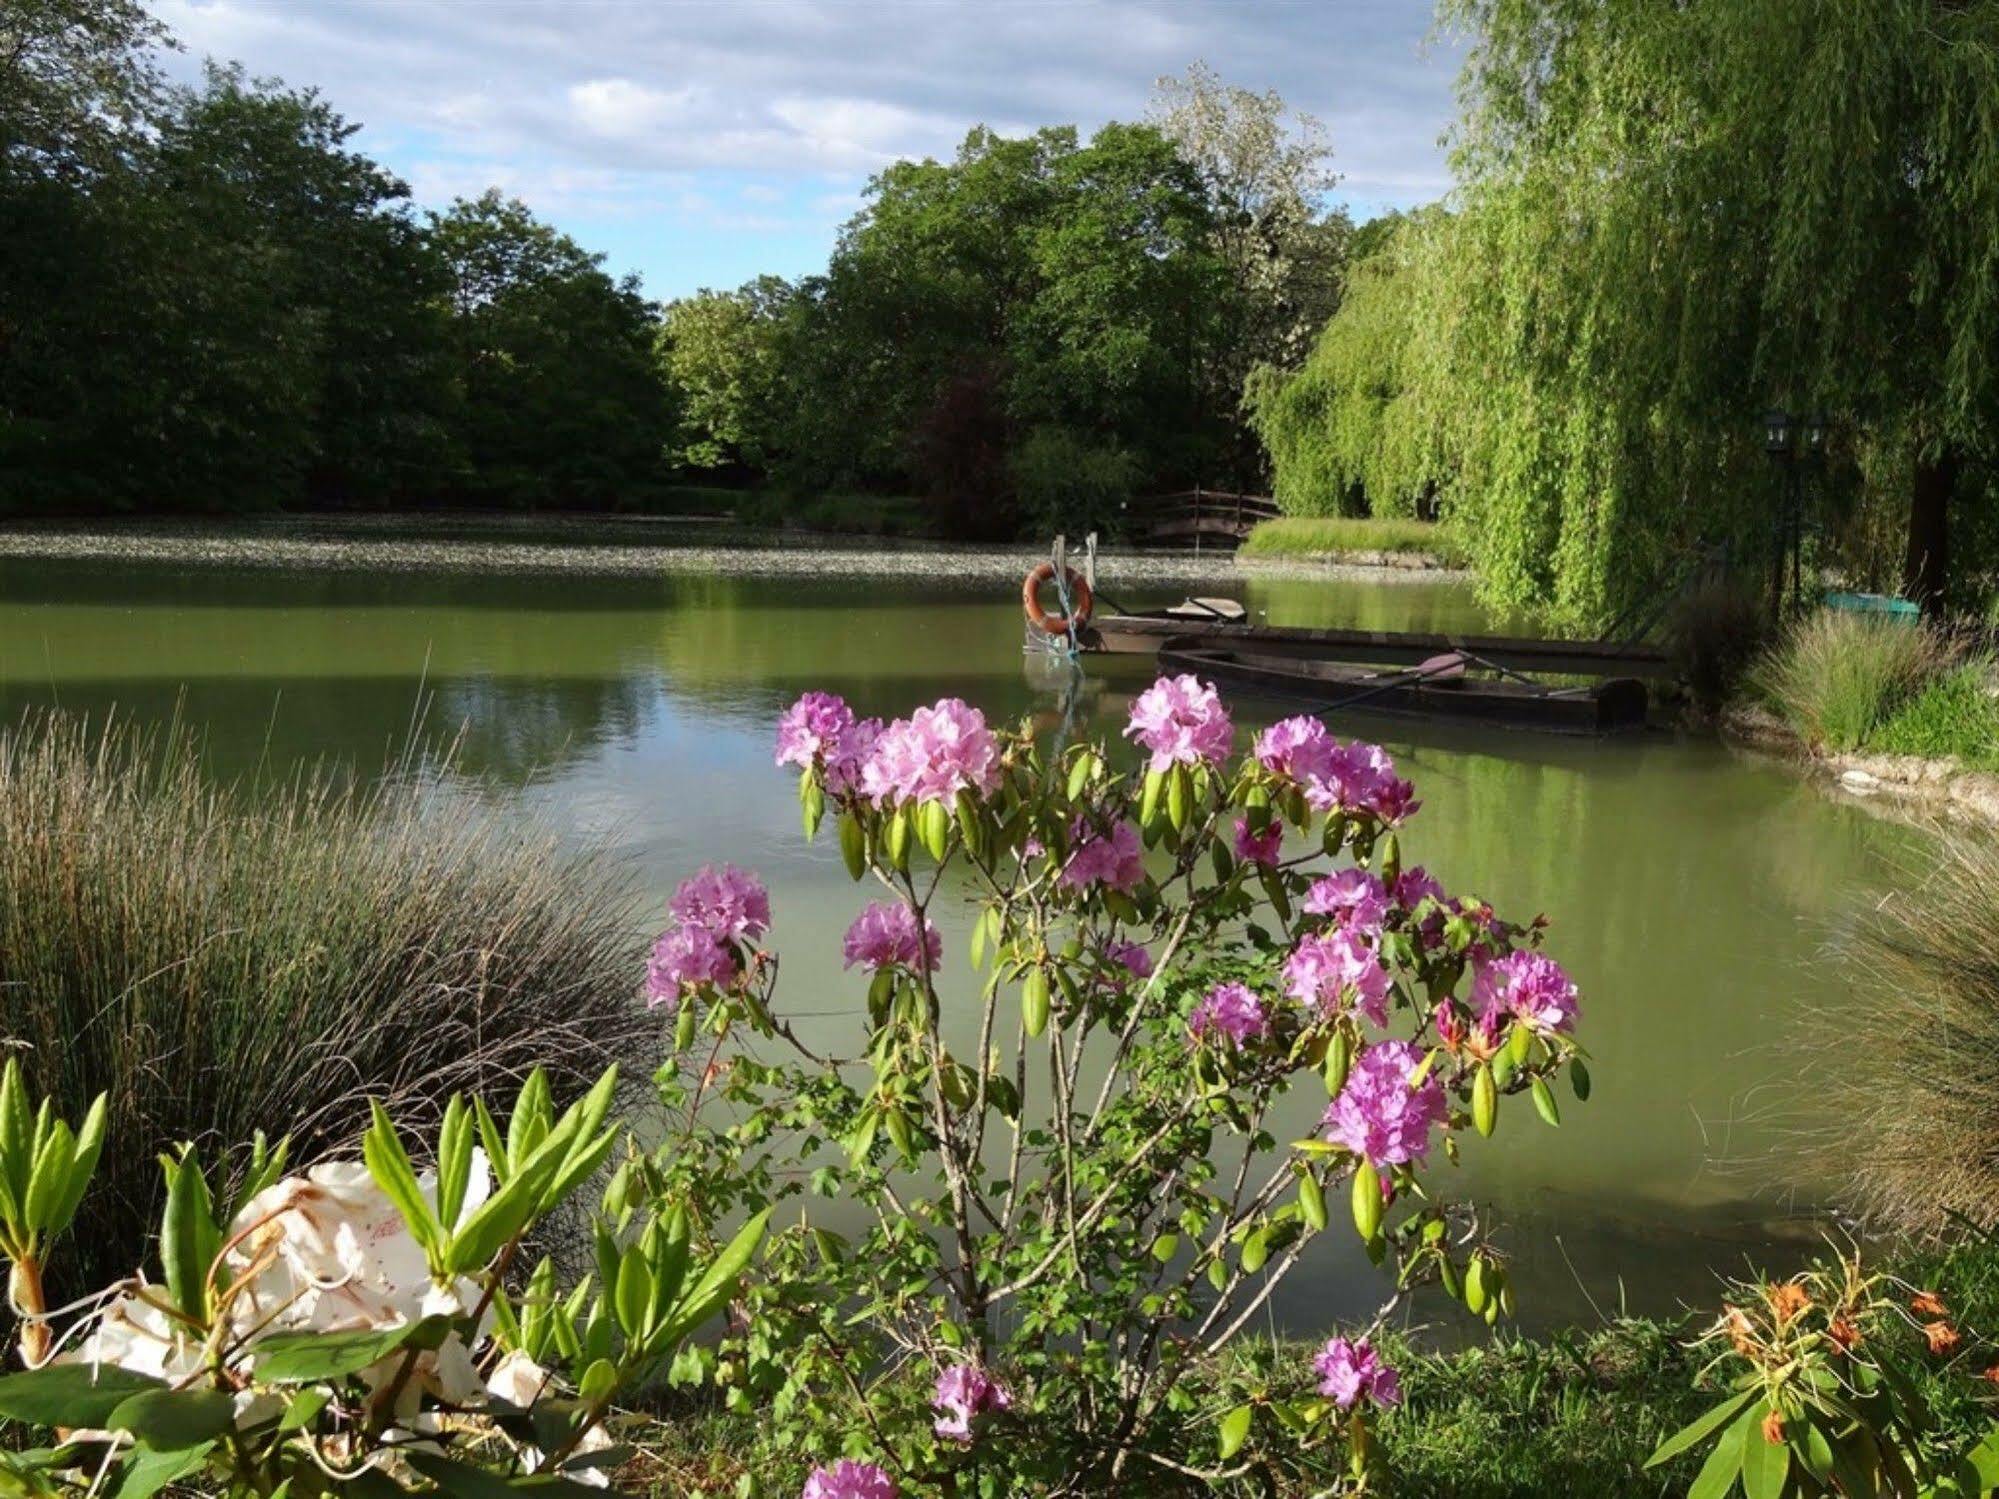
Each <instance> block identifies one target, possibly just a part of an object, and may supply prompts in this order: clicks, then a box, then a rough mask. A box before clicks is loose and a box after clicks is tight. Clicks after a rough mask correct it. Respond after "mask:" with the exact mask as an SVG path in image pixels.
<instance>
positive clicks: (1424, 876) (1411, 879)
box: [1395, 864, 1450, 911]
mask: <svg viewBox="0 0 1999 1499" xmlns="http://www.w3.org/2000/svg"><path fill="white" fill-rule="evenodd" d="M1426 895H1430V896H1435V897H1436V898H1437V899H1438V900H1440V901H1443V900H1448V899H1450V897H1449V896H1447V895H1445V894H1444V887H1443V886H1442V885H1440V884H1438V883H1437V881H1436V880H1434V879H1432V878H1431V877H1430V871H1429V870H1427V869H1425V868H1424V867H1423V866H1422V865H1421V864H1417V865H1415V866H1413V867H1412V868H1409V869H1405V870H1403V871H1402V873H1401V874H1399V875H1397V876H1396V878H1395V903H1396V904H1397V905H1399V906H1401V907H1402V908H1403V909H1405V910H1409V911H1413V910H1415V909H1416V908H1417V907H1418V906H1420V905H1422V904H1423V897H1424V896H1426Z"/></svg>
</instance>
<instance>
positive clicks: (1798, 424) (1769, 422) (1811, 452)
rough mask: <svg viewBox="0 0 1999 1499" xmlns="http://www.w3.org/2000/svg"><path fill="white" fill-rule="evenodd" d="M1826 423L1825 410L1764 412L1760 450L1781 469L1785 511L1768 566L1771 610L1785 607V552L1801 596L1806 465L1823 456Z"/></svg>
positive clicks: (1796, 592)
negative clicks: (1773, 553)
mask: <svg viewBox="0 0 1999 1499" xmlns="http://www.w3.org/2000/svg"><path fill="white" fill-rule="evenodd" d="M1827 430H1828V424H1827V421H1826V417H1825V413H1824V412H1822V411H1812V412H1809V413H1804V412H1795V411H1785V410H1783V409H1781V408H1778V407H1772V408H1771V409H1770V410H1768V411H1766V412H1764V413H1763V451H1764V452H1765V453H1767V454H1769V455H1770V458H1771V459H1772V460H1773V461H1774V462H1776V463H1778V464H1779V465H1781V466H1782V468H1783V471H1784V500H1785V507H1784V513H1783V514H1782V515H1780V516H1778V518H1777V545H1776V547H1775V557H1774V559H1773V560H1772V562H1771V566H1770V613H1771V617H1772V618H1776V617H1778V616H1781V615H1782V613H1783V610H1784V553H1785V552H1786V551H1788V552H1789V553H1790V554H1791V597H1792V598H1793V600H1798V599H1802V598H1803V597H1804V581H1803V571H1804V563H1803V554H1804V513H1805V473H1804V469H1805V465H1806V464H1816V463H1819V462H1820V461H1822V460H1823V459H1824V457H1825V446H1826V435H1827Z"/></svg>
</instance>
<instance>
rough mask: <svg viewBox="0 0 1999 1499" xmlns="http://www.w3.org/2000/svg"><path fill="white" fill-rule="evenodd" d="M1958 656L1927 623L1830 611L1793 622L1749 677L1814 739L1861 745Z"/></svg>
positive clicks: (1827, 745)
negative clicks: (1912, 622)
mask: <svg viewBox="0 0 1999 1499" xmlns="http://www.w3.org/2000/svg"><path fill="white" fill-rule="evenodd" d="M1953 654H1954V652H1953V648H1952V646H1951V643H1950V642H1949V641H1948V640H1946V639H1945V638H1944V637H1942V636H1941V635H1939V634H1937V633H1936V632H1935V631H1934V630H1932V629H1930V628H1929V627H1927V626H1925V625H1921V624H1910V623H1905V622H1902V621H1899V620H1896V619H1894V618H1892V617H1890V616H1884V615H1874V614H1855V613H1846V612H1842V611H1838V610H1831V609H1827V610H1821V611H1820V612H1818V613H1816V614H1813V615H1810V616H1808V617H1807V618H1805V619H1804V620H1802V621H1800V622H1799V623H1798V624H1796V625H1794V626H1792V628H1791V629H1790V630H1789V631H1788V632H1787V633H1786V634H1785V636H1784V638H1783V639H1782V640H1780V641H1779V642H1778V643H1777V644H1776V645H1775V646H1774V647H1773V648H1772V649H1771V650H1770V651H1769V652H1768V653H1767V654H1766V655H1765V656H1764V657H1763V659H1762V660H1761V661H1759V662H1758V663H1757V664H1756V667H1755V669H1754V671H1753V672H1752V674H1751V680H1752V683H1753V684H1754V686H1755V687H1756V689H1757V690H1758V691H1759V692H1760V693H1761V694H1762V696H1763V697H1764V698H1765V699H1766V700H1767V701H1768V702H1769V704H1770V705H1771V707H1772V708H1774V709H1775V710H1776V712H1777V713H1778V714H1779V715H1780V716H1781V717H1783V718H1784V719H1785V721H1786V722H1788V723H1789V724H1790V725H1791V727H1792V728H1794V729H1796V730H1797V731H1798V733H1799V734H1800V735H1802V736H1803V737H1804V738H1805V740H1806V741H1807V742H1808V743H1810V744H1812V745H1814V746H1816V747H1818V748H1823V749H1828V750H1835V751H1845V750H1856V749H1860V748H1861V747H1863V746H1864V745H1866V744H1867V742H1868V740H1869V738H1870V737H1871V736H1872V735H1873V734H1874V732H1875V730H1876V729H1878V728H1879V727H1880V726H1881V725H1882V724H1884V723H1886V722H1887V721H1888V720H1889V719H1890V718H1891V717H1893V715H1894V713H1895V711H1896V710H1897V709H1898V708H1900V707H1901V706H1902V704H1903V703H1905V702H1907V701H1908V700H1909V699H1910V698H1912V697H1914V696H1915V695H1916V694H1917V693H1918V692H1920V691H1921V690H1922V689H1923V687H1924V686H1925V685H1926V684H1927V683H1929V682H1930V681H1932V680H1933V679H1935V678H1936V677H1938V676H1940V675H1941V674H1942V673H1943V672H1945V671H1946V670H1948V669H1949V667H1950V665H1951V661H1952V657H1953Z"/></svg>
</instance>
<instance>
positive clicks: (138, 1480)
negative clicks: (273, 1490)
mask: <svg viewBox="0 0 1999 1499" xmlns="http://www.w3.org/2000/svg"><path fill="white" fill-rule="evenodd" d="M214 1450H215V1443H213V1442H197V1443H196V1444H195V1445H194V1446H192V1447H183V1448H181V1449H180V1450H179V1451H177V1452H160V1451H156V1450H154V1449H153V1448H151V1447H139V1448H135V1449H134V1450H133V1451H132V1453H131V1455H130V1456H129V1457H127V1458H126V1459H125V1461H124V1462H123V1463H121V1464H119V1467H118V1476H117V1478H116V1479H115V1480H113V1482H112V1483H111V1486H110V1488H109V1489H108V1490H107V1492H108V1494H109V1495H110V1499H151V1496H152V1495H154V1494H157V1493H158V1492H159V1491H160V1490H161V1489H163V1488H165V1487H166V1486H167V1485H168V1484H171V1483H178V1482H179V1481H180V1480H181V1479H183V1478H185V1477H187V1475H188V1474H190V1473H192V1472H193V1471H194V1470H195V1469H196V1468H199V1467H200V1466H201V1465H202V1463H203V1461H204V1460H206V1458H207V1457H208V1454H209V1453H210V1452H212V1451H214ZM273 1499H275V1496H273Z"/></svg>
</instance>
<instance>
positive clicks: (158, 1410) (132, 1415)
mask: <svg viewBox="0 0 1999 1499" xmlns="http://www.w3.org/2000/svg"><path fill="white" fill-rule="evenodd" d="M235 1419H236V1402H235V1401H234V1400H233V1399H231V1398H230V1397H229V1396H228V1395H226V1394H224V1393H223V1392H222V1391H221V1390H143V1391H141V1392H140V1393H139V1394H136V1395H132V1396H129V1397H128V1398H126V1399H125V1400H122V1401H120V1402H119V1405H118V1408H117V1409H116V1410H114V1411H113V1412H112V1413H111V1419H110V1420H109V1421H106V1422H105V1423H104V1424H105V1426H106V1427H108V1428H109V1429H110V1430H112V1431H129V1432H131V1433H132V1435H133V1436H134V1437H136V1438H138V1439H139V1441H141V1442H143V1443H144V1444H145V1445H146V1446H148V1447H151V1448H153V1449H154V1450H155V1451H158V1452H178V1451H182V1450H184V1449H186V1448H189V1447H192V1446H194V1445H196V1444H197V1443H199V1442H205V1441H207V1440H208V1439H209V1438H210V1437H216V1436H220V1435H221V1434H222V1433H223V1432H225V1431H227V1430H228V1429H229V1427H230V1425H231V1424H232V1423H233V1422H234V1421H235Z"/></svg>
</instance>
